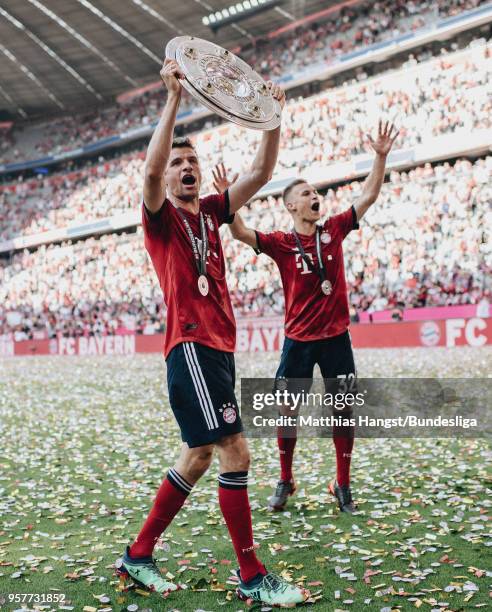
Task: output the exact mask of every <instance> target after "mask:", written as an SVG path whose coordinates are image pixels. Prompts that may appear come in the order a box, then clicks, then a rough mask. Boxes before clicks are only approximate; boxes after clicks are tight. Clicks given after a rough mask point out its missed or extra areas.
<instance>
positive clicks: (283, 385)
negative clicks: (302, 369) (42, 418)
mask: <svg viewBox="0 0 492 612" xmlns="http://www.w3.org/2000/svg"><path fill="white" fill-rule="evenodd" d="M275 387H276V388H277V389H278V391H285V390H286V389H287V387H288V383H287V379H286V378H285V376H279V377H278V378H277V380H276V381H275Z"/></svg>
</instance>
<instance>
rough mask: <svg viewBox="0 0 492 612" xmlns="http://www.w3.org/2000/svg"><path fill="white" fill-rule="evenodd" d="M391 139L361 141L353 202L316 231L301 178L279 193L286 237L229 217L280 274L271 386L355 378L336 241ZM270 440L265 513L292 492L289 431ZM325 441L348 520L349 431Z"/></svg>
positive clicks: (314, 199)
mask: <svg viewBox="0 0 492 612" xmlns="http://www.w3.org/2000/svg"><path fill="white" fill-rule="evenodd" d="M397 136H398V132H397V131H396V129H395V128H394V126H393V125H392V124H389V123H388V122H386V124H385V125H384V126H383V124H382V122H381V121H380V122H379V126H378V135H377V138H376V140H375V141H374V140H373V139H372V138H371V136H370V135H368V140H369V144H370V146H371V147H372V149H373V150H374V151H375V153H376V158H375V161H374V165H373V168H372V170H371V173H370V174H369V176H368V177H367V179H366V181H365V183H364V185H363V189H362V194H361V196H360V198H359V199H358V201H357V202H356V203H355V204H354V205H353V206H352V207H351V208H349V209H348V210H346V211H345V212H343V213H341V214H339V215H335V216H333V217H330V218H329V219H327V220H326V221H325V222H324V223H323V224H322V225H320V224H318V221H319V219H320V198H319V195H318V192H317V191H316V189H315V188H314V187H313V186H311V185H310V184H309V183H307V182H306V181H304V180H302V179H298V180H295V181H294V182H292V183H291V184H290V185H289V186H288V187H287V188H286V189H285V191H284V193H283V201H284V204H285V206H286V208H287V210H288V211H289V212H290V214H291V215H292V220H293V224H294V227H293V229H292V231H290V232H287V233H284V232H271V233H269V234H263V233H261V232H258V231H255V230H253V229H251V228H248V227H246V226H245V224H244V222H243V220H242V219H241V217H240V215H235V219H234V222H233V223H232V224H231V231H232V235H233V236H234V237H235V238H237V239H238V240H241V241H242V242H244V243H246V244H248V245H250V246H252V247H253V248H255V249H257V250H258V251H260V252H263V253H266V254H267V255H269V256H270V257H271V258H272V259H273V260H274V261H275V262H276V263H277V266H278V268H279V270H280V276H281V278H282V285H283V288H284V294H285V342H284V346H283V350H282V357H281V360H280V365H279V368H278V371H277V374H276V379H277V380H279V379H282V378H285V379H308V382H307V384H308V386H310V382H309V381H310V380H311V379H312V377H313V370H314V366H315V364H318V365H319V367H320V370H321V375H322V376H323V378H324V379H325V380H326V379H335V378H337V377H340V376H342V377H349V378H350V377H352V378H354V377H355V364H354V357H353V353H352V344H351V340H350V335H349V331H348V327H349V309H348V301H347V286H346V282H345V272H344V266H343V251H342V242H343V240H344V238H345V236H347V234H348V233H349V232H350V231H351V230H353V229H358V227H359V225H358V223H359V221H360V219H361V218H362V217H363V216H364V214H365V213H366V211H367V210H368V208H369V207H370V206H371V205H372V204H373V203H374V202H375V201H376V199H377V197H378V195H379V192H380V190H381V185H382V183H383V180H384V173H385V167H386V157H387V155H388V153H389V151H390V150H391V147H392V146H393V143H394V141H395V139H396V137H397ZM214 179H215V181H214V184H215V188H216V189H217V190H218V191H223V190H224V189H226V188H227V186H228V185H229V184H230V183H229V181H228V180H227V177H226V174H225V169H224V166H223V165H220V166H217V167H216V169H215V173H214ZM299 383H300V384H301V385H302V384H306V383H305V382H304V381H299ZM304 390H306V389H304ZM283 410H285V412H283V411H281V412H282V414H291V415H293V414H294V413H293V412H289V410H290V409H289V408H288V407H284V408H283ZM338 416H342V417H344V418H350V416H351V413H350V411H349V410H348V409H347V408H346V409H345V410H344V411H343V412H341V413H340V414H339V415H338ZM277 434H278V438H277V440H278V448H279V453H280V468H281V472H280V480H279V481H278V484H277V487H276V490H275V493H274V495H273V496H272V497H271V498H270V507H271V508H272V509H274V510H282V509H283V508H284V507H285V505H286V503H287V499H288V497H289V496H290V495H292V494H293V493H294V492H295V490H296V484H295V480H294V477H293V473H292V461H293V456H294V449H295V446H296V441H297V438H296V428H295V427H291V428H285V427H279V429H278V432H277ZM333 442H334V445H335V451H336V478H335V480H334V481H333V482H331V483H330V485H329V491H330V493H332V494H333V495H334V496H335V497H336V499H337V500H338V505H339V508H340V510H341V511H342V512H349V513H352V512H354V510H355V505H354V503H353V500H352V492H351V489H350V460H351V455H352V448H353V443H354V428H353V427H351V426H335V427H334V428H333Z"/></svg>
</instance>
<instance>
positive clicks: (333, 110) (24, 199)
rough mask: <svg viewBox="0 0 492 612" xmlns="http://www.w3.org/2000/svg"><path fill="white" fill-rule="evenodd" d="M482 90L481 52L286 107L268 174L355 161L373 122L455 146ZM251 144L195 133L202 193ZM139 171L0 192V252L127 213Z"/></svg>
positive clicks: (491, 70) (100, 168) (485, 123)
mask: <svg viewBox="0 0 492 612" xmlns="http://www.w3.org/2000/svg"><path fill="white" fill-rule="evenodd" d="M491 80H492V45H490V44H489V45H488V46H485V45H482V46H480V47H478V48H473V47H472V48H471V49H469V50H467V51H465V52H461V53H456V54H451V55H448V56H443V57H439V58H436V59H432V60H430V61H426V62H424V63H422V64H417V65H416V66H413V67H411V68H408V67H405V68H403V69H401V70H399V71H397V72H394V71H393V72H391V73H385V74H383V75H381V76H378V77H375V78H373V79H370V80H368V81H364V82H363V83H360V84H352V85H349V86H345V87H339V88H336V89H332V90H329V91H327V92H323V93H322V94H320V95H318V96H315V97H312V98H308V99H304V100H299V101H295V102H292V103H291V104H289V105H288V106H287V108H286V111H285V119H284V127H283V135H282V142H281V152H280V156H279V162H278V165H277V170H276V172H277V173H278V172H282V171H288V170H290V171H297V170H296V169H298V171H299V172H301V173H302V171H303V170H304V169H306V168H312V167H313V165H319V166H327V165H329V164H332V163H333V162H334V161H346V160H348V159H350V158H351V157H352V156H354V155H357V154H360V153H363V152H364V151H365V146H364V142H365V134H366V132H367V131H369V130H370V129H371V128H372V127H374V125H375V124H376V122H377V118H378V117H379V116H381V115H383V116H390V117H392V118H394V119H395V120H396V122H397V123H398V124H399V126H400V127H401V133H400V136H399V140H398V142H397V145H396V146H398V144H399V143H404V145H405V146H406V147H411V146H415V145H419V144H422V143H426V142H427V141H428V140H429V139H430V138H433V137H435V136H438V135H442V134H452V133H455V134H456V138H457V139H461V140H463V136H466V137H468V136H469V134H470V133H471V132H473V131H474V130H476V129H489V128H490V127H491V126H492V120H491V117H492V114H491V111H492V102H491V98H490V95H488V90H487V84H488V83H490V82H491ZM460 134H461V135H460ZM259 138H260V135H259V134H258V132H256V131H253V130H247V129H244V128H240V127H239V126H236V125H232V124H231V125H225V126H220V127H217V128H214V129H212V130H207V131H205V132H201V133H198V134H197V135H196V136H195V138H194V139H195V141H196V145H197V148H198V151H199V153H200V159H201V164H202V171H203V174H204V178H205V184H204V190H205V191H206V190H209V189H211V188H212V185H211V169H212V167H213V166H214V165H215V164H217V163H218V162H220V161H225V162H226V163H227V165H228V166H230V167H232V168H233V169H234V170H239V171H240V170H245V169H247V168H248V167H249V165H250V164H251V162H252V159H253V156H254V153H255V150H256V148H257V145H258V141H259ZM225 152H226V153H225ZM143 164H144V155H143V153H142V152H141V151H140V152H138V153H134V154H128V155H125V156H123V157H120V158H117V159H115V160H113V161H106V162H103V163H102V164H99V165H95V166H89V167H87V168H86V169H83V170H81V171H78V172H72V173H68V174H55V175H53V176H51V177H47V178H43V179H39V180H36V179H33V180H32V181H29V182H23V183H16V184H11V185H5V186H3V187H0V242H1V241H2V240H6V239H8V238H13V237H14V236H17V235H19V234H24V235H26V234H37V233H39V232H43V231H46V230H50V229H53V228H56V227H64V226H66V225H69V224H76V223H81V222H83V221H88V220H89V221H90V220H91V219H100V218H103V217H110V216H113V215H117V214H121V213H124V212H125V211H128V210H130V209H132V208H134V207H135V206H136V205H137V204H138V200H139V197H140V192H141V180H142V173H143Z"/></svg>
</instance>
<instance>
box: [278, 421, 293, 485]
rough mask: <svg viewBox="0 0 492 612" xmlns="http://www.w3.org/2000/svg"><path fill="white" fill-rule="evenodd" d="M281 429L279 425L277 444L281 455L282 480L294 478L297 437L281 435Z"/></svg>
mask: <svg viewBox="0 0 492 612" xmlns="http://www.w3.org/2000/svg"><path fill="white" fill-rule="evenodd" d="M280 429H281V428H280V427H279V431H278V432H277V444H278V451H279V455H280V480H292V461H293V459H294V449H295V447H296V442H297V438H290V437H289V438H283V437H282V436H281V435H280ZM282 429H283V428H282Z"/></svg>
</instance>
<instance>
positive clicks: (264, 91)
mask: <svg viewBox="0 0 492 612" xmlns="http://www.w3.org/2000/svg"><path fill="white" fill-rule="evenodd" d="M166 57H167V58H169V59H173V60H176V62H177V63H178V65H179V67H180V69H181V71H182V72H183V74H184V75H185V78H184V79H183V80H182V81H181V83H182V85H183V87H184V88H185V89H186V91H188V92H189V93H190V94H191V95H192V96H193V97H194V98H196V99H197V100H199V101H200V102H201V103H202V104H203V105H204V106H206V107H207V108H209V109H210V110H212V111H213V112H214V113H217V114H218V115H220V116H221V117H225V118H226V119H229V120H230V121H232V122H234V123H238V124H239V125H243V126H245V127H249V128H253V129H256V130H273V129H275V128H276V127H278V126H279V125H280V115H281V113H282V109H281V108H280V104H279V103H278V101H277V100H275V99H274V98H273V96H272V95H271V93H270V90H269V88H268V86H267V84H266V83H265V81H264V80H263V79H262V78H261V77H260V75H259V74H257V73H256V72H255V71H254V70H253V69H252V68H250V67H249V66H248V64H246V62H244V61H243V60H242V59H241V58H239V57H237V56H236V55H234V54H233V53H231V52H230V51H227V49H223V48H222V47H219V46H218V45H215V44H214V43H211V42H208V41H206V40H203V39H202V38H195V37H193V36H178V37H176V38H173V39H172V40H170V41H169V42H168V44H167V46H166Z"/></svg>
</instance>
